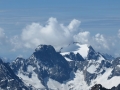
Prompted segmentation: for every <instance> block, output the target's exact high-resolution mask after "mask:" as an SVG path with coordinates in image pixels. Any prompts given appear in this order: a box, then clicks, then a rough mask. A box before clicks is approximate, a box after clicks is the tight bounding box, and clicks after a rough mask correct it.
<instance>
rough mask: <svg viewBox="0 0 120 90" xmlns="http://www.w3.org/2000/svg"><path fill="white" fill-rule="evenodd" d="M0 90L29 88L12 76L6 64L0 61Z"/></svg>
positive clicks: (28, 89)
mask: <svg viewBox="0 0 120 90" xmlns="http://www.w3.org/2000/svg"><path fill="white" fill-rule="evenodd" d="M0 90H30V88H29V87H27V86H26V85H25V84H24V83H23V82H22V81H21V80H20V79H19V77H17V76H16V75H15V74H14V72H13V71H12V69H11V68H10V67H9V65H8V63H4V62H3V61H2V60H1V59H0Z"/></svg>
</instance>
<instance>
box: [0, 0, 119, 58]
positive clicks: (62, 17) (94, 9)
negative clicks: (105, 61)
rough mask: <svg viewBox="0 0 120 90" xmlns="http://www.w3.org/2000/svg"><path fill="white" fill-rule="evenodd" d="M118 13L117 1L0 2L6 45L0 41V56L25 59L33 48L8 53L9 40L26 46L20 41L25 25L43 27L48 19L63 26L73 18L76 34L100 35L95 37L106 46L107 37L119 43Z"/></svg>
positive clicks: (24, 0) (45, 0)
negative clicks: (78, 23)
mask: <svg viewBox="0 0 120 90" xmlns="http://www.w3.org/2000/svg"><path fill="white" fill-rule="evenodd" d="M119 10H120V1H119V0H115V1H113V0H59V1H58V0H49V1H48V0H19V1H18V0H17V1H16V0H11V1H10V0H9V1H6V0H1V1H0V28H1V29H2V30H3V31H2V33H4V34H5V35H4V39H5V40H6V42H7V43H6V42H3V41H4V40H3V38H2V39H0V40H1V43H2V44H1V45H0V46H1V47H0V50H1V51H0V56H3V57H8V58H15V57H17V56H20V55H22V56H24V57H26V58H27V57H28V56H29V55H30V54H31V53H32V51H34V49H33V48H32V49H31V48H26V47H24V50H22V49H21V47H22V48H23V46H20V48H18V47H17V48H15V50H12V49H13V48H14V47H16V46H15V45H13V44H10V43H11V40H13V38H15V36H16V37H17V39H16V40H13V42H14V41H16V42H14V43H16V44H18V41H20V42H21V45H23V42H24V43H26V41H25V40H26V39H25V38H24V39H25V40H23V38H22V39H21V36H22V35H23V33H24V29H25V28H26V27H27V26H28V25H31V26H34V25H32V23H33V22H34V23H36V24H37V23H39V24H40V25H41V26H43V27H44V26H45V25H46V24H47V21H49V19H50V18H51V17H53V18H56V19H57V22H59V23H60V24H61V23H62V24H64V26H67V25H68V24H69V23H70V22H71V21H72V20H73V19H76V20H78V21H80V26H79V27H78V28H77V29H78V30H77V31H79V32H86V31H87V32H89V33H90V35H89V36H90V37H91V38H92V37H95V35H97V34H100V35H98V36H99V37H102V36H103V37H104V38H107V40H106V43H107V44H108V43H110V42H109V39H111V38H112V39H111V40H119V39H118V38H117V39H116V36H117V35H118V30H119V29H120V11H119ZM52 20H53V19H52ZM50 22H53V21H50ZM25 30H27V29H25ZM31 31H32V30H31ZM87 35H88V33H87ZM35 38H37V37H35ZM85 38H86V37H85ZM43 39H44V38H43ZM8 42H9V44H10V45H9V44H8ZM32 43H33V42H32ZM86 43H88V42H86ZM5 44H7V45H5ZM29 44H30V43H29ZM40 44H41V43H40ZM45 44H46V43H45ZM47 44H49V43H47ZM50 44H51V43H50ZM89 44H91V42H89ZM115 44H116V43H115ZM35 45H36V44H35ZM118 45H119V44H118ZM17 46H18V45H17ZM93 46H94V45H93ZM116 47H117V46H116ZM34 48H35V47H34ZM109 48H110V46H109ZM96 50H98V51H99V50H100V49H97V48H96ZM113 50H115V48H113V49H111V50H105V51H102V52H107V53H110V54H113V53H112V52H113ZM114 53H117V54H119V51H117V52H115V51H114Z"/></svg>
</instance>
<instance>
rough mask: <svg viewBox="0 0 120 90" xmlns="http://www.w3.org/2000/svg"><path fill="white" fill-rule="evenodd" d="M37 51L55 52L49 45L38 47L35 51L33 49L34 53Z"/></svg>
mask: <svg viewBox="0 0 120 90" xmlns="http://www.w3.org/2000/svg"><path fill="white" fill-rule="evenodd" d="M38 51H55V49H54V47H53V46H51V45H43V44H41V45H39V46H38V47H37V48H36V49H35V52H38Z"/></svg>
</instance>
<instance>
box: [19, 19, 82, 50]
mask: <svg viewBox="0 0 120 90" xmlns="http://www.w3.org/2000/svg"><path fill="white" fill-rule="evenodd" d="M79 26H80V21H78V20H76V19H73V20H72V21H71V22H70V23H69V25H67V26H65V25H64V24H61V23H59V22H58V21H57V19H56V18H53V17H51V18H49V20H48V21H47V24H46V25H41V24H40V23H32V24H31V25H28V26H26V27H25V28H24V29H23V31H22V34H21V38H22V40H23V41H24V46H25V47H27V48H35V47H36V46H38V45H39V44H51V45H53V46H55V47H59V46H64V45H66V44H67V45H68V43H70V42H72V41H73V36H74V34H76V32H77V30H79Z"/></svg>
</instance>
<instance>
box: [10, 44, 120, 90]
mask: <svg viewBox="0 0 120 90" xmlns="http://www.w3.org/2000/svg"><path fill="white" fill-rule="evenodd" d="M108 56H109V55H105V54H101V53H99V52H96V51H95V50H94V49H93V48H92V46H88V45H87V44H84V45H81V44H79V43H72V44H70V45H69V46H68V47H63V48H62V49H61V50H60V52H56V51H55V49H54V48H53V47H52V46H51V45H39V46H38V47H37V48H36V49H35V52H34V53H33V54H32V55H31V56H30V57H29V58H28V59H23V58H17V59H16V60H15V61H13V62H12V63H11V64H10V66H11V68H12V70H13V71H14V72H15V74H16V75H17V76H19V77H20V78H21V79H22V80H23V81H24V83H26V84H27V85H32V86H34V87H35V88H36V89H43V90H45V89H48V90H49V89H52V90H89V89H90V88H91V87H92V86H94V85H95V84H101V85H102V86H104V87H106V88H108V89H110V88H112V87H113V86H117V85H118V84H119V83H120V63H119V60H120V59H119V58H117V59H115V60H113V57H110V56H109V57H108ZM106 58H107V59H106ZM108 59H109V60H108ZM114 81H115V82H114ZM113 82H114V83H113Z"/></svg>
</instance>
